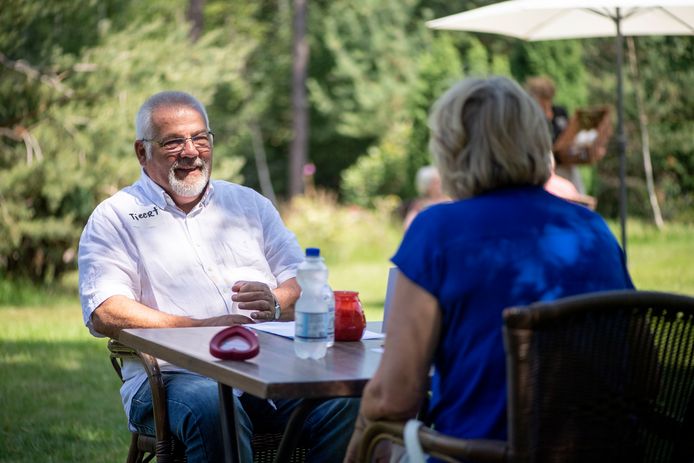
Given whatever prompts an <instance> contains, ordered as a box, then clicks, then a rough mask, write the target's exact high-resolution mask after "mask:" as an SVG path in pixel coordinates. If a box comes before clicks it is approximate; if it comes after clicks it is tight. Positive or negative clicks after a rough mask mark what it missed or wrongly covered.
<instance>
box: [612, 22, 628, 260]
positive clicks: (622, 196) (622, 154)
mask: <svg viewBox="0 0 694 463" xmlns="http://www.w3.org/2000/svg"><path fill="white" fill-rule="evenodd" d="M616 12H617V15H616V16H615V17H614V18H613V19H614V22H615V26H616V28H617V35H616V39H615V40H616V42H615V47H616V52H617V146H618V149H619V224H620V226H621V231H622V249H623V250H624V258H625V259H626V255H627V184H626V164H627V161H626V137H625V135H624V86H623V81H622V61H623V50H624V37H622V29H621V21H622V17H621V12H620V9H619V8H617V11H616Z"/></svg>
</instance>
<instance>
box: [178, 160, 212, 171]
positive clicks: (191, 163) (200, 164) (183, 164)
mask: <svg viewBox="0 0 694 463" xmlns="http://www.w3.org/2000/svg"><path fill="white" fill-rule="evenodd" d="M179 167H205V163H204V162H203V161H202V159H200V158H195V159H193V160H192V161H183V160H180V159H177V160H176V161H175V162H174V163H173V164H172V165H171V170H173V169H178V168H179Z"/></svg>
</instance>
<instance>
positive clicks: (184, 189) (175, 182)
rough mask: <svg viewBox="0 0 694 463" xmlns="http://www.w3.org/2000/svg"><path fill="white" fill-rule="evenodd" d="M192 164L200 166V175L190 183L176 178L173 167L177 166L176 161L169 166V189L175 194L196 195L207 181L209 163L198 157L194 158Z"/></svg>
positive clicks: (186, 196)
mask: <svg viewBox="0 0 694 463" xmlns="http://www.w3.org/2000/svg"><path fill="white" fill-rule="evenodd" d="M193 165H194V166H195V167H202V177H200V179H199V180H195V181H194V182H192V183H189V182H186V181H184V180H179V179H178V178H176V173H175V169H176V168H177V167H178V162H175V163H174V164H173V165H172V166H171V169H170V170H169V185H171V189H172V190H173V192H174V193H175V194H176V195H178V196H183V197H184V198H190V197H192V196H198V195H199V194H200V193H202V190H204V189H205V186H206V185H207V182H208V181H209V180H210V165H209V163H207V162H203V161H202V160H201V159H200V158H198V159H196V160H195V163H194V164H193Z"/></svg>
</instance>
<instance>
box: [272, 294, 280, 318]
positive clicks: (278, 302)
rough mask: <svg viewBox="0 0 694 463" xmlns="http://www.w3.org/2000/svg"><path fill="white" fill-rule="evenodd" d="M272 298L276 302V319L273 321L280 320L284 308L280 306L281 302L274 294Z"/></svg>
mask: <svg viewBox="0 0 694 463" xmlns="http://www.w3.org/2000/svg"><path fill="white" fill-rule="evenodd" d="M272 298H273V299H274V300H275V317H274V318H273V320H279V319H280V317H281V316H282V307H281V306H280V301H278V300H277V298H276V297H275V295H274V294H273V295H272Z"/></svg>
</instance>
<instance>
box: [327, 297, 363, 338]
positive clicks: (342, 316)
mask: <svg viewBox="0 0 694 463" xmlns="http://www.w3.org/2000/svg"><path fill="white" fill-rule="evenodd" d="M365 328H366V317H365V316H364V310H363V309H362V306H361V301H360V300H359V293H358V292H356V291H335V341H359V340H360V339H361V337H362V335H363V334H364V329H365Z"/></svg>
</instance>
